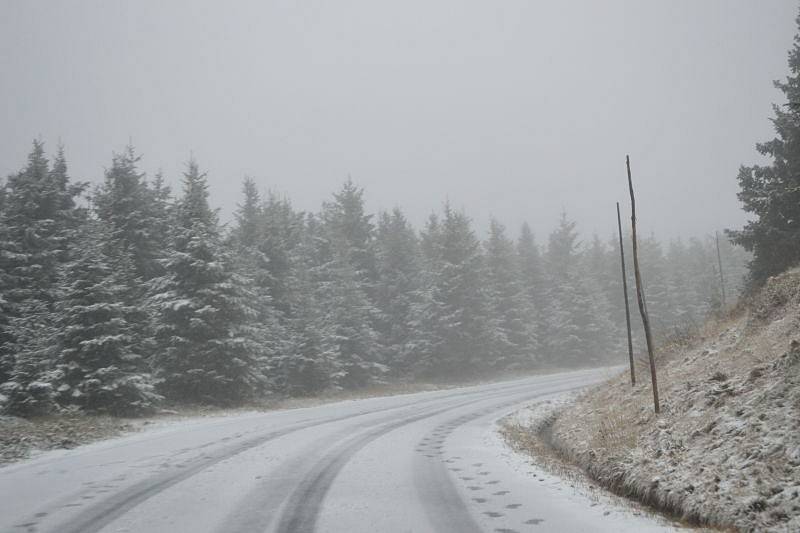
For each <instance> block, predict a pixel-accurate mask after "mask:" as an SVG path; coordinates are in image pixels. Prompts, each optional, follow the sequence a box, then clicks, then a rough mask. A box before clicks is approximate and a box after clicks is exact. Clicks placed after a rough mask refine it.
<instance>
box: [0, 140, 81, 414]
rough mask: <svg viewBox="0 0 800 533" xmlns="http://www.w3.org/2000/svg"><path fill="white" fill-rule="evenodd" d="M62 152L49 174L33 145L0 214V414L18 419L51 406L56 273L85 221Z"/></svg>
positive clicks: (57, 295)
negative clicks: (1, 407)
mask: <svg viewBox="0 0 800 533" xmlns="http://www.w3.org/2000/svg"><path fill="white" fill-rule="evenodd" d="M84 189H85V185H84V184H82V183H72V182H71V181H70V179H69V176H68V174H67V164H66V159H65V157H64V152H63V149H59V151H58V154H57V156H56V158H55V160H54V164H53V166H52V167H51V166H50V164H49V161H48V159H47V157H46V156H45V152H44V144H43V143H42V142H40V141H34V143H33V148H32V150H31V152H30V154H29V156H28V164H27V166H26V167H25V168H24V169H23V170H21V171H20V172H18V173H17V174H14V175H12V176H10V177H9V179H8V182H7V184H6V186H5V200H4V205H3V210H2V212H0V273H1V274H0V300H2V302H0V306H2V308H3V315H4V316H3V318H2V319H0V340H2V342H0V380H2V382H4V383H3V384H2V386H1V388H2V390H1V391H0V392H2V394H3V396H5V397H6V406H5V409H6V410H8V411H11V412H17V413H21V414H30V413H33V412H41V411H43V410H46V409H48V408H49V407H50V406H51V400H52V393H53V390H52V384H53V380H54V376H53V363H54V361H53V358H54V356H55V351H54V348H53V342H52V338H53V334H54V330H53V328H52V323H53V313H54V311H55V303H56V302H58V301H59V300H60V298H61V292H60V287H59V283H58V276H59V271H60V269H61V267H62V265H63V264H64V263H65V262H66V261H67V260H68V259H69V256H70V253H71V249H72V246H73V243H74V240H75V232H76V230H77V228H78V226H79V225H80V224H81V223H82V221H83V220H84V217H85V212H84V210H83V209H81V208H79V207H77V205H76V197H77V196H79V195H80V194H81V193H82V192H83V190H84Z"/></svg>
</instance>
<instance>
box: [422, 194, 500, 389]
mask: <svg viewBox="0 0 800 533" xmlns="http://www.w3.org/2000/svg"><path fill="white" fill-rule="evenodd" d="M423 250H424V252H425V255H426V258H425V263H426V265H427V268H428V269H429V270H430V279H431V281H430V287H429V288H428V293H429V296H428V303H427V305H426V307H425V309H424V310H422V312H421V316H422V317H423V319H424V326H425V333H424V342H423V343H421V344H422V346H423V347H424V348H425V350H426V351H425V352H424V353H422V354H420V356H419V359H420V362H419V367H420V373H424V374H427V375H432V376H435V377H454V376H468V375H475V374H477V373H480V372H483V371H485V370H487V369H489V368H491V366H492V362H491V360H490V356H491V342H490V337H491V331H490V326H489V320H490V313H489V309H488V300H487V294H486V290H485V288H484V286H483V280H484V279H485V277H484V276H485V265H484V258H483V256H482V254H481V246H480V242H479V241H478V239H477V237H476V236H475V233H474V232H473V230H472V227H471V222H470V219H469V218H468V217H467V216H466V215H465V214H464V213H461V212H457V211H455V210H453V209H452V208H451V207H450V205H449V204H446V205H445V207H444V213H443V216H442V218H441V220H439V219H438V218H437V217H431V218H430V219H429V221H428V225H427V228H426V231H425V232H424V234H423Z"/></svg>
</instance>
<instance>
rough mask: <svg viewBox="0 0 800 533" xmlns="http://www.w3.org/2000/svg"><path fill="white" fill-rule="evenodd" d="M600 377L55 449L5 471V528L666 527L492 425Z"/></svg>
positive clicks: (223, 422)
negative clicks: (524, 451) (546, 466)
mask: <svg viewBox="0 0 800 533" xmlns="http://www.w3.org/2000/svg"><path fill="white" fill-rule="evenodd" d="M606 375H607V374H606V373H604V372H603V371H580V372H571V373H564V374H556V375H550V376H540V377H533V378H526V379H523V380H519V381H513V382H505V383H495V384H490V385H482V386H477V387H467V388H459V389H452V390H446V391H437V392H427V393H418V394H410V395H402V396H393V397H384V398H372V399H365V400H354V401H346V402H340V403H336V404H328V405H323V406H318V407H312V408H304V409H294V410H286V411H274V412H269V413H252V414H247V415H237V416H233V417H227V418H215V419H198V420H194V421H191V422H186V423H180V424H176V425H170V426H166V427H161V428H156V429H153V430H149V431H147V432H143V433H138V434H135V435H131V436H128V437H124V438H120V439H115V440H111V441H106V442H102V443H97V444H93V445H89V446H85V447H82V448H79V449H76V450H71V451H60V452H51V453H48V454H45V455H42V456H40V457H39V458H37V459H34V460H31V461H26V462H23V463H19V464H15V465H12V466H8V467H5V468H1V469H0V531H3V532H6V531H8V532H25V531H31V532H33V531H36V532H59V533H78V532H82V533H84V532H85V533H89V532H98V531H103V532H142V531H147V532H150V531H154V532H184V531H185V532H206V531H208V532H225V533H236V532H262V531H275V532H310V531H331V532H347V533H357V532H394V531H398V532H412V531H413V532H453V533H469V532H473V531H492V532H505V533H511V532H514V531H519V532H522V531H662V530H667V529H666V528H665V527H664V526H663V525H659V523H657V522H656V521H654V520H651V519H645V518H642V517H638V516H633V515H632V514H631V513H626V512H618V511H614V512H609V511H608V510H607V509H606V508H605V507H604V506H602V505H596V504H595V505H594V506H592V505H591V503H592V502H591V501H590V500H588V499H587V498H585V497H583V496H580V495H578V494H575V493H574V491H571V490H570V489H569V488H568V487H566V484H564V483H560V482H559V481H558V480H557V479H555V478H551V477H547V478H545V477H542V475H541V474H539V475H532V474H531V468H530V467H528V466H527V465H526V464H525V462H524V461H522V460H521V459H520V458H519V457H518V456H515V454H513V453H511V452H510V451H509V450H507V449H506V448H505V447H504V446H503V445H502V443H501V442H500V440H499V437H498V436H497V433H496V431H495V429H496V425H495V422H496V421H497V419H499V418H500V417H502V416H504V415H505V414H507V413H510V412H512V411H514V410H515V409H517V408H519V407H520V406H521V405H523V404H525V403H526V402H529V401H531V400H540V399H541V400H545V399H548V398H553V397H555V396H557V395H559V394H563V393H564V392H565V391H569V390H574V389H576V388H579V387H582V386H585V385H587V384H589V383H591V382H594V381H596V380H598V379H601V378H603V377H605V376H606ZM561 485H564V486H563V487H562V486H561ZM562 488H563V490H562Z"/></svg>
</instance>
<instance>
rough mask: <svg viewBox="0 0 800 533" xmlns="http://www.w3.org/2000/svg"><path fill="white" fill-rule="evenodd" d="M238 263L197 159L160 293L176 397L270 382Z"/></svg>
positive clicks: (213, 396) (163, 355) (205, 397)
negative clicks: (224, 243)
mask: <svg viewBox="0 0 800 533" xmlns="http://www.w3.org/2000/svg"><path fill="white" fill-rule="evenodd" d="M232 263H233V261H232V260H231V258H230V255H229V253H228V252H227V251H226V250H225V248H224V247H223V246H222V243H221V238H220V231H219V225H218V222H217V215H216V213H215V212H214V211H213V210H212V209H211V208H210V207H209V204H208V190H207V185H206V177H205V174H201V173H200V171H199V169H198V166H197V163H196V162H194V161H190V162H189V164H188V168H187V171H186V172H185V173H184V179H183V196H182V197H181V199H180V200H179V201H178V203H177V205H176V216H175V228H174V231H173V242H172V247H171V250H170V253H169V255H168V256H167V258H166V259H165V261H164V268H165V271H166V273H165V274H164V276H162V277H161V278H159V279H158V280H156V281H155V283H154V287H155V291H154V295H153V297H152V302H153V305H154V307H155V309H156V310H157V320H156V327H155V333H156V339H157V341H158V342H159V345H158V352H157V353H156V357H155V360H154V363H155V366H156V377H157V378H159V380H160V385H159V390H160V391H161V392H162V393H163V394H164V396H165V397H167V398H168V399H169V400H172V401H184V402H200V403H211V404H217V405H228V404H235V403H239V402H241V401H243V400H245V399H247V398H249V397H251V396H252V395H253V394H254V393H255V392H256V391H258V390H260V389H261V387H262V386H263V384H264V376H263V374H262V372H261V351H260V350H261V347H260V346H259V345H258V343H257V342H256V341H255V340H254V339H255V338H257V337H258V336H257V334H256V332H255V331H254V326H253V321H254V320H255V319H256V316H257V313H256V310H255V309H254V308H253V305H252V293H251V292H250V291H249V290H248V289H247V280H245V279H244V278H243V277H242V276H240V275H239V274H238V273H236V272H235V271H233V269H232V266H233V265H232Z"/></svg>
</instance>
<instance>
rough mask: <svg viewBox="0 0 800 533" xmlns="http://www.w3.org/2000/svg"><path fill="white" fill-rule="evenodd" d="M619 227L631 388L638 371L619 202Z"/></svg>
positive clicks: (634, 383)
mask: <svg viewBox="0 0 800 533" xmlns="http://www.w3.org/2000/svg"><path fill="white" fill-rule="evenodd" d="M617 227H618V228H619V259H620V264H621V265H622V294H623V295H624V296H625V326H626V327H627V328H628V359H629V360H630V363H631V386H632V387H633V386H635V385H636V370H635V368H634V365H633V339H632V337H631V309H630V305H628V277H627V275H626V274H625V246H624V244H623V243H622V217H620V214H619V202H617Z"/></svg>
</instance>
